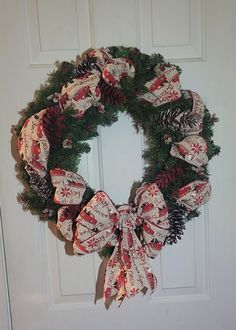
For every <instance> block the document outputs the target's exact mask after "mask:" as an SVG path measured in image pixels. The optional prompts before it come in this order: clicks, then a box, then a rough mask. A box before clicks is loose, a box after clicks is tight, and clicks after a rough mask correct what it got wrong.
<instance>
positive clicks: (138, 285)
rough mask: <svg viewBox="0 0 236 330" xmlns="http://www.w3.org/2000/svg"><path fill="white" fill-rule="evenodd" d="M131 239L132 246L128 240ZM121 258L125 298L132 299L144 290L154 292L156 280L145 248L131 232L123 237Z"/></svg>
mask: <svg viewBox="0 0 236 330" xmlns="http://www.w3.org/2000/svg"><path fill="white" fill-rule="evenodd" d="M131 237H132V245H131V242H130V238H131ZM121 249H122V250H123V251H121V256H122V257H121V258H122V259H123V263H124V264H125V269H126V296H127V297H128V298H129V297H133V296H135V295H136V294H137V293H139V292H142V291H144V290H145V289H147V290H150V291H151V292H153V291H154V289H155V288H156V284H157V280H156V277H155V275H154V274H153V273H152V270H151V268H150V266H149V265H148V257H147V254H146V247H143V246H142V244H141V242H140V240H139V239H138V237H137V235H136V234H135V232H134V231H133V230H132V231H130V232H129V233H128V234H127V235H124V238H123V244H122V247H121Z"/></svg>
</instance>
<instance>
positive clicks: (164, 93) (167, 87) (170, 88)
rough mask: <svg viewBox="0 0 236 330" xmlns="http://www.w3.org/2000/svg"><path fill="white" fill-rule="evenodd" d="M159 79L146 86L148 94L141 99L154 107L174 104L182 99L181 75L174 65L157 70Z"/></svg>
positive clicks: (154, 79) (149, 82) (156, 78)
mask: <svg viewBox="0 0 236 330" xmlns="http://www.w3.org/2000/svg"><path fill="white" fill-rule="evenodd" d="M156 71H157V72H156V73H157V77H155V78H153V79H152V80H150V81H148V82H147V83H146V84H145V87H147V89H148V92H147V93H145V94H143V95H141V96H140V98H142V99H144V100H146V101H148V102H151V103H152V104H153V105H154V106H160V105H162V104H165V103H168V102H173V101H176V100H178V99H179V98H180V97H181V91H180V82H179V73H178V71H177V69H176V67H175V66H174V65H172V66H170V67H165V68H159V67H158V68H157V70H156Z"/></svg>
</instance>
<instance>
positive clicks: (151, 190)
mask: <svg viewBox="0 0 236 330" xmlns="http://www.w3.org/2000/svg"><path fill="white" fill-rule="evenodd" d="M148 192H149V194H148V195H149V196H152V197H154V196H157V194H158V188H157V186H156V185H154V184H152V185H150V187H149V188H148Z"/></svg>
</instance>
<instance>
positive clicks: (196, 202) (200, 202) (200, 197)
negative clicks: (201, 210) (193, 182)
mask: <svg viewBox="0 0 236 330" xmlns="http://www.w3.org/2000/svg"><path fill="white" fill-rule="evenodd" d="M202 202H203V197H202V196H197V197H196V199H195V204H196V205H201V204H202Z"/></svg>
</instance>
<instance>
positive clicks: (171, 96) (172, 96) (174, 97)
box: [167, 91, 179, 101]
mask: <svg viewBox="0 0 236 330" xmlns="http://www.w3.org/2000/svg"><path fill="white" fill-rule="evenodd" d="M167 98H168V99H169V100H171V101H174V100H177V99H179V93H178V92H176V91H171V92H169V93H168V95H167Z"/></svg>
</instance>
